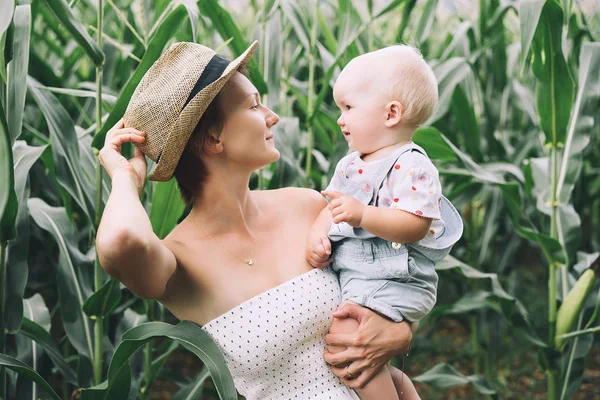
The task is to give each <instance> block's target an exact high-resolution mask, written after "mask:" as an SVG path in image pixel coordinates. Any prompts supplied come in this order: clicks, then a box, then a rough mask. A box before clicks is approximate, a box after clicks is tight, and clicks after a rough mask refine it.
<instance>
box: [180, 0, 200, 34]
mask: <svg viewBox="0 0 600 400" xmlns="http://www.w3.org/2000/svg"><path fill="white" fill-rule="evenodd" d="M180 1H181V4H182V5H183V6H184V7H185V9H186V11H187V13H188V18H189V19H190V26H191V27H192V40H193V41H194V42H196V40H197V39H198V20H199V18H200V9H199V8H198V1H196V0H180Z"/></svg>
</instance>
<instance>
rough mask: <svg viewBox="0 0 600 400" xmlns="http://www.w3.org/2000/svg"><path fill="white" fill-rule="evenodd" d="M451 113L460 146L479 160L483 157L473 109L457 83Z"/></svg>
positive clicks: (477, 124)
mask: <svg viewBox="0 0 600 400" xmlns="http://www.w3.org/2000/svg"><path fill="white" fill-rule="evenodd" d="M452 114H453V115H454V116H455V118H456V125H455V128H456V131H457V134H458V137H459V138H460V139H461V143H462V144H463V146H462V147H463V148H465V149H467V151H468V153H469V155H471V157H473V158H474V159H475V160H478V161H481V160H482V158H483V155H482V152H481V134H480V132H479V131H480V129H479V123H478V122H477V117H476V116H475V109H474V108H473V104H472V103H471V102H470V101H469V99H468V98H467V95H466V93H465V91H464V90H463V89H462V88H461V87H460V86H459V85H457V86H456V88H455V89H454V93H453V95H452Z"/></svg>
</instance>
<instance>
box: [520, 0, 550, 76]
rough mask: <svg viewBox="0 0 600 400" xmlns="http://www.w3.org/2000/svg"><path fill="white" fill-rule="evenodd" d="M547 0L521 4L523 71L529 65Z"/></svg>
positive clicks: (529, 1) (526, 0) (528, 1)
mask: <svg viewBox="0 0 600 400" xmlns="http://www.w3.org/2000/svg"><path fill="white" fill-rule="evenodd" d="M545 4H546V0H523V1H520V2H519V23H520V28H521V29H520V30H521V69H524V68H525V64H526V63H527V60H528V56H529V50H530V49H531V43H532V42H533V36H534V35H535V31H536V27H537V26H538V23H539V21H540V17H541V15H542V9H543V8H544V5H545Z"/></svg>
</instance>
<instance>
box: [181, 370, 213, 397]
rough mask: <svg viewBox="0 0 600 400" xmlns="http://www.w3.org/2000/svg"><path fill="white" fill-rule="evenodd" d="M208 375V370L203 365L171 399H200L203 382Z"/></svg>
mask: <svg viewBox="0 0 600 400" xmlns="http://www.w3.org/2000/svg"><path fill="white" fill-rule="evenodd" d="M209 377H210V371H209V370H208V368H206V367H204V368H202V370H201V371H200V373H199V374H198V375H196V377H195V378H194V379H192V381H191V382H190V383H189V384H188V385H186V386H183V387H182V388H181V389H180V390H179V391H178V392H177V393H175V396H174V397H173V400H202V392H203V389H204V382H205V381H206V379H208V378H209Z"/></svg>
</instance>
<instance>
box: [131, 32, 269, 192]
mask: <svg viewBox="0 0 600 400" xmlns="http://www.w3.org/2000/svg"><path fill="white" fill-rule="evenodd" d="M257 45H258V42H257V41H255V42H254V43H252V44H251V45H250V47H248V49H247V50H246V51H245V52H244V53H243V54H242V55H241V56H239V57H238V58H236V59H235V60H234V61H232V62H229V61H227V60H225V59H224V58H222V57H221V56H219V55H218V54H217V53H215V52H214V50H212V49H210V48H208V47H206V46H203V45H201V44H197V43H189V42H179V43H174V44H173V45H172V46H171V47H169V49H168V50H167V51H166V52H165V53H164V54H163V55H162V56H160V58H159V59H158V60H156V61H155V62H154V64H153V65H152V67H150V69H149V70H148V71H147V72H146V74H145V75H144V77H143V78H142V80H141V81H140V83H139V85H138V86H137V88H136V89H135V91H134V93H133V96H132V97H131V100H130V101H129V105H128V106H127V110H126V111H125V114H124V115H123V120H124V122H125V127H133V128H135V129H138V130H140V131H144V132H146V140H145V141H144V143H141V144H137V143H136V144H135V146H137V147H138V148H139V149H140V150H141V151H142V152H143V153H144V154H145V155H147V156H148V157H149V158H150V159H152V160H153V161H155V162H156V166H155V167H154V168H153V170H152V171H151V172H150V175H149V177H148V179H150V180H152V181H168V180H169V179H171V178H172V177H173V172H174V171H175V167H176V166H177V163H178V162H179V158H180V157H181V154H182V153H183V149H184V148H185V146H186V144H187V142H188V139H189V138H190V136H191V134H192V132H193V130H194V128H195V127H196V125H197V124H198V121H200V117H202V114H203V113H204V111H205V110H206V108H207V107H208V105H209V104H210V102H211V101H212V100H213V99H214V98H215V96H216V95H217V93H219V91H220V90H221V89H222V88H223V86H224V85H225V83H227V81H229V79H230V78H231V77H232V76H233V75H234V73H235V71H237V70H238V68H240V67H242V66H245V65H246V64H247V63H248V62H249V61H250V58H251V57H252V54H253V53H254V50H255V49H256V46H257Z"/></svg>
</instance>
